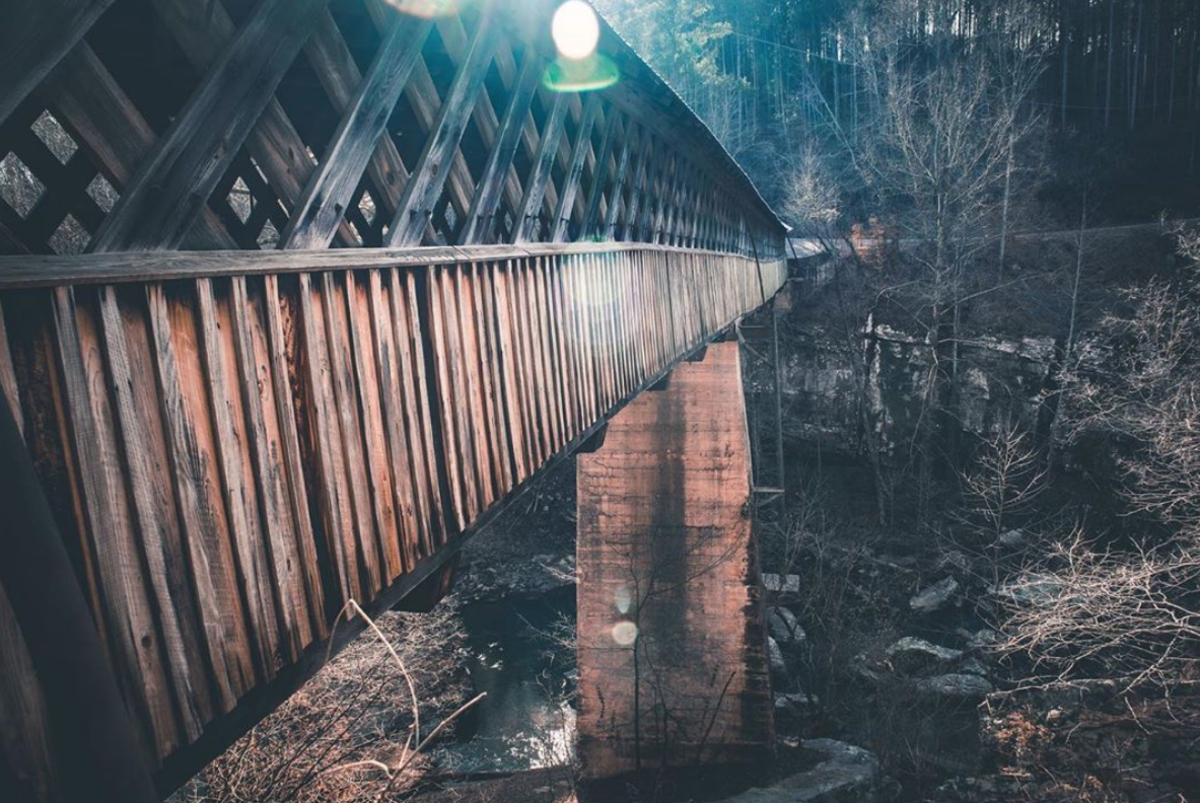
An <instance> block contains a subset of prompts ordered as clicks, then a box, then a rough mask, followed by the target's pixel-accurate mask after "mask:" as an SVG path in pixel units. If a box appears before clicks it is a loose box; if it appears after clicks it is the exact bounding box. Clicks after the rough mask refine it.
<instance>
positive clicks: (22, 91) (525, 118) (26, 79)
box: [0, 0, 778, 255]
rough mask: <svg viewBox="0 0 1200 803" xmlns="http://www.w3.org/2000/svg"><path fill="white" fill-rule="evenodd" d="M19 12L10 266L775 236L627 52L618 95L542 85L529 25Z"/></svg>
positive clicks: (13, 74) (138, 4)
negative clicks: (112, 256) (233, 253)
mask: <svg viewBox="0 0 1200 803" xmlns="http://www.w3.org/2000/svg"><path fill="white" fill-rule="evenodd" d="M8 1H9V3H10V4H15V5H16V6H18V8H16V9H15V10H14V12H13V13H9V14H6V19H8V20H9V21H10V22H11V21H12V20H16V21H17V23H16V24H6V27H5V28H4V30H3V31H0V253H10V254H12V253H58V254H71V253H79V252H83V251H93V252H100V251H134V250H162V249H172V250H174V249H196V250H203V249H259V248H281V249H320V248H326V247H331V246H332V247H356V246H367V247H372V246H375V247H378V246H390V247H407V246H417V245H466V244H490V243H520V242H562V241H571V240H583V239H588V240H592V239H594V240H625V241H642V242H652V243H662V244H671V245H678V246H681V247H696V248H707V249H712V250H720V251H731V252H741V253H746V254H750V253H751V252H753V251H755V250H756V249H760V250H763V251H764V254H763V255H766V251H767V250H769V249H771V248H773V247H774V245H772V243H774V241H775V240H777V239H778V238H777V234H778V224H777V222H776V221H775V220H774V218H773V216H771V214H770V212H769V210H768V209H767V207H766V206H765V205H764V204H763V203H762V202H761V199H759V198H758V197H757V195H756V194H755V193H754V190H753V187H752V186H750V184H749V182H748V181H747V180H746V178H745V176H744V175H742V174H741V173H740V172H738V171H736V168H734V167H733V166H732V162H731V161H730V160H729V158H728V156H727V155H726V154H724V152H723V151H721V150H720V148H719V146H718V145H717V144H716V142H715V140H713V139H712V137H711V135H710V134H708V132H707V130H706V129H704V128H703V127H702V126H701V125H700V124H699V123H698V121H696V120H695V119H694V118H692V117H691V116H690V112H686V109H685V108H684V107H683V106H682V104H681V103H679V102H678V99H677V98H674V96H673V94H672V93H670V91H669V90H668V89H666V87H665V86H664V85H662V83H661V81H659V80H658V79H657V77H655V76H654V75H653V73H651V72H650V71H649V70H648V69H647V68H645V65H644V64H642V63H641V62H640V61H638V60H637V57H636V56H635V55H633V54H632V52H629V51H628V48H627V47H626V46H625V45H624V43H621V42H620V41H619V40H617V39H616V37H611V38H612V40H613V41H612V42H609V40H608V39H606V40H605V43H603V44H602V47H605V46H608V47H609V48H610V49H611V50H613V51H614V52H613V56H614V59H615V61H616V62H617V64H618V67H619V69H621V72H622V80H621V81H619V82H618V83H617V85H615V86H614V87H612V88H610V89H607V90H604V91H601V92H592V93H586V94H571V93H561V92H560V93H556V92H553V91H551V90H550V89H548V88H547V87H546V86H545V85H544V82H543V81H542V77H543V75H544V73H545V69H546V66H547V64H548V62H549V60H550V59H551V58H553V46H552V44H551V43H550V42H549V40H548V36H547V34H548V27H549V26H548V25H545V24H541V23H544V22H545V20H546V19H548V15H545V14H539V13H537V12H536V11H535V12H533V13H527V14H521V13H517V12H514V11H513V10H512V9H511V8H510V7H508V6H503V7H501V6H496V8H495V9H493V8H491V7H490V5H489V3H490V0H480V1H479V2H476V3H473V4H468V5H467V7H466V8H465V9H463V10H462V11H461V12H460V13H458V14H456V15H454V16H448V17H442V18H438V19H433V20H429V19H422V18H420V17H415V16H406V15H405V14H402V13H400V12H399V11H397V10H396V9H395V8H394V7H392V6H390V5H388V4H387V3H386V2H385V0H261V2H258V1H257V0H8ZM547 4H549V0H545V1H544V2H543V0H538V2H535V3H534V5H535V6H540V5H547ZM549 7H552V6H549ZM685 113H686V116H687V117H688V119H687V120H684V121H682V122H683V123H686V124H681V120H680V119H679V116H680V115H681V114H685Z"/></svg>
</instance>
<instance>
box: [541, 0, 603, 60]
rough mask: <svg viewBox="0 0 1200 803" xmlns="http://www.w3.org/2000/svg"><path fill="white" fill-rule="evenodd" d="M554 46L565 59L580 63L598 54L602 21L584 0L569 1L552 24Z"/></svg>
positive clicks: (560, 7)
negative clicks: (597, 48) (597, 47)
mask: <svg viewBox="0 0 1200 803" xmlns="http://www.w3.org/2000/svg"><path fill="white" fill-rule="evenodd" d="M550 34H551V36H553V37H554V46H555V47H557V48H558V52H559V54H560V55H561V56H562V57H563V58H567V59H571V60H572V61H580V60H581V59H586V58H587V57H588V56H590V55H592V54H593V53H595V52H596V45H598V44H599V43H600V20H599V19H597V18H596V12H595V11H593V10H592V7H591V6H589V5H588V4H587V3H585V2H583V0H567V2H565V3H563V4H562V5H561V6H559V7H558V10H557V11H555V12H554V19H553V20H552V21H551V22H550Z"/></svg>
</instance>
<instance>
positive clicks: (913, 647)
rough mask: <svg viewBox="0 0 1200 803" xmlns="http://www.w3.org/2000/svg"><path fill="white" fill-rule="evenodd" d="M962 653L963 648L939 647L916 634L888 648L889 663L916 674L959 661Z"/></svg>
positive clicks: (903, 672)
mask: <svg viewBox="0 0 1200 803" xmlns="http://www.w3.org/2000/svg"><path fill="white" fill-rule="evenodd" d="M962 655H963V653H962V650H952V649H950V648H949V647H939V646H938V645H937V644H932V643H930V642H928V641H926V640H925V639H921V638H916V637H915V636H905V637H904V638H902V639H900V640H899V641H897V642H896V643H895V644H893V645H892V646H890V647H888V648H887V657H888V661H889V663H891V665H892V668H893V669H895V670H896V671H897V672H899V673H901V674H903V675H916V674H919V673H921V672H927V671H930V670H934V669H937V668H939V667H942V666H945V665H946V664H949V663H952V662H954V661H957V660H958V659H959V658H962Z"/></svg>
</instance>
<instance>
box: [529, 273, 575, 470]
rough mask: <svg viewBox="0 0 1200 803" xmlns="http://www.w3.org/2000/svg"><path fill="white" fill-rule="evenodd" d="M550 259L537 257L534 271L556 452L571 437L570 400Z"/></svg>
mask: <svg viewBox="0 0 1200 803" xmlns="http://www.w3.org/2000/svg"><path fill="white" fill-rule="evenodd" d="M550 261H551V258H550V257H544V258H542V259H540V260H538V264H537V269H536V271H535V274H534V275H535V278H536V280H537V281H536V284H537V309H538V322H539V324H540V326H541V330H542V348H543V357H542V360H543V364H544V365H545V373H544V374H542V376H543V381H544V382H545V383H546V384H547V385H548V390H549V393H550V407H551V410H552V411H553V412H554V421H555V426H556V429H557V433H558V434H557V437H556V439H555V449H554V451H556V452H557V451H558V450H559V449H561V448H562V447H563V446H565V445H566V444H567V441H569V440H570V436H569V435H568V430H567V406H568V404H569V400H568V399H567V394H566V387H565V385H564V383H563V373H562V371H561V370H560V366H559V365H558V342H557V329H558V321H557V320H556V319H555V318H554V315H553V308H552V306H551V302H550V292H549V278H548V276H547V273H548V272H549V269H550V268H549V263H550Z"/></svg>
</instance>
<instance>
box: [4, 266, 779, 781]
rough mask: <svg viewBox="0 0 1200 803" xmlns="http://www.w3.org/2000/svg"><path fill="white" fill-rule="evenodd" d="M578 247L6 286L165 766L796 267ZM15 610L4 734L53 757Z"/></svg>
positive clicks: (43, 462) (150, 736)
mask: <svg viewBox="0 0 1200 803" xmlns="http://www.w3.org/2000/svg"><path fill="white" fill-rule="evenodd" d="M565 251H566V252H565V253H564V252H562V251H560V250H559V249H555V248H544V249H542V250H541V252H539V251H538V250H536V249H533V250H531V251H530V253H529V254H528V255H526V256H520V257H518V256H513V255H512V253H511V252H510V253H509V255H508V256H504V255H503V254H498V255H497V258H495V259H489V260H483V259H480V260H472V261H465V262H442V263H441V264H432V265H428V266H424V267H413V266H411V265H408V264H404V265H402V266H400V267H395V266H391V267H389V266H388V260H387V259H386V258H384V257H381V258H379V259H378V260H376V262H375V263H374V264H373V266H371V267H364V268H360V269H339V270H322V271H314V272H310V271H307V270H304V269H303V268H295V269H293V270H291V271H287V272H280V271H275V272H267V273H259V272H258V271H255V270H252V269H251V270H248V271H247V274H246V275H235V276H218V277H216V278H208V277H204V278H193V279H171V280H166V281H158V280H152V281H143V280H136V281H127V282H122V283H116V284H112V283H107V284H83V283H76V284H71V283H66V284H60V285H56V286H53V287H47V288H40V287H30V288H26V289H9V290H3V291H0V309H2V311H3V315H4V327H3V329H2V330H0V331H4V332H5V334H6V336H7V337H6V340H7V343H6V344H5V347H4V348H3V349H2V350H0V380H2V381H0V386H2V387H3V388H4V389H5V392H6V393H9V394H11V398H13V399H15V401H16V405H15V407H16V410H17V412H18V416H19V420H20V422H21V425H22V429H23V432H24V434H25V438H26V441H27V443H28V445H29V449H30V451H31V454H32V456H33V458H34V460H35V465H36V468H37V470H38V472H39V475H40V476H41V477H42V478H43V480H44V484H45V489H46V493H47V494H48V496H49V497H50V499H51V501H52V503H53V505H54V507H55V510H56V513H57V515H58V523H59V527H60V529H61V532H62V534H63V535H64V537H65V538H66V539H67V540H68V542H69V544H70V547H71V549H72V552H73V554H74V556H75V558H76V561H77V566H78V573H79V577H80V579H81V581H82V582H83V583H85V584H86V590H87V593H88V596H89V598H90V599H91V602H92V606H93V610H94V614H95V618H96V621H97V625H98V626H99V628H100V629H101V631H102V633H103V636H104V640H105V644H106V645H107V647H108V649H109V651H110V657H111V659H112V663H113V666H114V669H115V670H116V673H117V676H118V678H119V679H120V681H121V683H122V687H123V689H124V691H125V694H126V695H127V699H128V702H129V705H130V708H131V710H132V711H133V713H134V715H135V717H136V719H137V722H138V724H139V726H140V730H141V733H142V735H143V737H144V739H145V744H146V751H147V754H148V755H149V756H152V757H153V759H154V760H155V761H156V762H157V761H160V760H163V759H168V758H170V757H171V756H172V755H173V754H176V753H177V752H179V751H180V750H181V749H183V748H184V747H185V746H187V745H189V744H190V743H192V742H194V741H195V740H196V739H197V738H198V737H199V736H200V734H201V733H202V732H203V731H204V730H205V728H206V727H207V726H208V725H209V724H210V723H212V722H214V721H215V720H218V719H220V718H221V717H222V715H225V714H228V713H229V712H231V711H232V710H233V709H234V708H236V707H237V706H238V705H239V701H240V700H241V699H242V698H243V697H244V696H245V695H246V694H247V693H248V692H250V691H251V690H252V689H255V688H256V687H258V686H261V685H264V684H269V683H270V682H271V681H272V680H273V679H274V678H275V677H276V675H277V674H278V673H280V672H281V671H282V670H283V669H284V668H285V667H288V666H290V665H294V664H296V663H297V662H298V661H300V660H302V658H303V657H304V656H305V655H306V652H309V653H310V652H311V651H312V650H313V647H314V645H318V651H319V644H320V642H322V640H323V639H324V637H325V636H326V635H328V630H329V623H330V622H331V621H332V619H333V617H334V616H335V615H336V613H337V611H338V610H339V609H340V608H341V606H342V605H343V604H344V603H345V601H346V600H348V599H350V598H351V597H353V598H355V599H357V600H359V601H362V602H371V601H373V600H376V599H378V598H380V596H381V594H383V593H384V592H385V591H386V590H387V589H389V588H390V587H393V586H394V585H395V584H396V583H397V582H398V581H400V580H401V579H403V578H404V577H405V576H407V575H408V574H409V573H411V572H413V571H414V569H415V568H417V567H418V565H419V564H420V563H421V562H422V561H424V560H428V559H430V558H431V557H433V556H435V555H436V554H437V553H438V551H439V549H441V548H442V547H443V546H444V545H446V544H447V543H448V542H449V541H450V539H453V538H455V537H456V536H457V535H458V534H460V533H463V532H464V531H467V530H468V529H469V528H471V527H472V525H473V524H475V523H476V522H478V521H479V520H480V519H481V518H482V517H483V516H485V514H486V513H487V511H489V510H490V509H492V508H494V507H495V506H496V505H497V503H498V502H499V501H501V500H502V499H503V498H504V497H506V496H507V495H509V494H510V493H511V492H512V491H513V490H514V489H515V488H516V487H517V486H518V485H520V484H521V483H523V482H525V481H526V480H527V479H528V478H529V477H530V476H531V475H533V474H534V473H535V472H537V470H538V469H539V468H540V467H542V466H544V465H545V464H546V462H547V461H548V460H550V459H551V458H553V457H554V456H555V455H557V454H559V453H561V452H563V451H564V450H566V449H568V448H569V447H570V446H571V445H572V444H574V443H577V442H579V440H580V439H581V438H582V437H583V436H584V435H585V434H586V433H588V432H589V431H590V430H591V429H593V428H594V425H595V424H596V423H597V422H599V421H601V420H602V419H603V418H605V417H606V416H607V415H608V414H609V413H610V412H611V411H612V410H613V409H614V408H615V407H617V406H618V405H619V404H620V403H621V402H623V401H624V400H626V399H628V398H630V397H631V396H633V395H635V394H636V393H637V392H639V390H640V389H642V388H643V387H644V386H646V384H647V383H648V382H651V381H653V380H655V379H656V378H657V377H659V376H660V375H661V374H662V373H663V372H664V371H665V370H667V369H668V368H669V367H670V366H671V365H672V364H673V363H674V362H675V361H677V360H678V359H679V358H680V357H681V356H683V355H685V354H686V353H688V352H689V351H690V350H692V349H694V348H695V347H696V346H698V345H700V344H702V343H703V342H705V341H706V340H708V339H710V338H711V337H713V336H714V335H716V334H717V333H718V332H720V331H721V330H722V329H723V328H725V327H727V326H728V325H729V324H730V323H731V322H732V321H733V320H735V319H736V318H737V317H739V316H740V315H742V314H743V313H745V312H747V311H748V310H751V309H754V308H755V307H758V306H759V305H760V304H762V303H763V302H764V300H766V299H767V298H768V297H769V296H770V295H772V294H773V293H774V292H775V290H776V289H777V288H778V287H779V286H780V285H781V283H782V281H783V274H782V271H783V263H782V262H770V263H761V264H760V263H756V262H755V261H754V260H753V259H750V258H746V257H742V256H738V255H727V254H719V253H713V252H701V251H683V250H675V249H667V248H662V247H653V246H641V247H638V246H628V247H624V248H609V249H600V250H598V251H597V252H594V253H591V252H587V251H585V250H583V249H581V248H574V249H571V248H568V249H565ZM364 255H365V252H364ZM304 256H307V254H302V253H298V254H295V255H293V257H294V259H297V260H299V262H298V263H297V264H300V265H302V264H303V257H304ZM413 257H419V253H417V254H412V255H410V257H409V258H408V259H406V260H403V261H404V262H408V261H410V260H411V259H412V258H413ZM262 258H263V259H264V260H265V259H267V258H269V255H266V254H264V255H262ZM97 259H98V258H97ZM242 259H243V260H244V261H247V262H249V261H251V260H249V259H248V255H247V256H244V257H242ZM82 264H85V265H86V264H87V263H86V262H84V263H82ZM3 285H4V278H3V274H2V273H0V287H3ZM4 620H5V614H4V608H3V607H0V636H3V637H4V638H5V644H4V645H3V652H4V654H5V655H6V656H9V657H8V658H6V660H7V661H9V662H11V663H12V664H13V668H12V669H11V670H10V671H9V672H8V673H5V674H4V675H0V705H4V706H5V709H4V710H6V711H7V710H8V706H12V707H13V713H12V719H11V720H6V727H5V732H6V734H9V735H11V736H12V738H13V739H14V740H15V741H17V742H19V745H17V746H16V747H13V748H11V750H9V748H8V747H6V751H9V752H10V756H14V757H15V758H13V760H14V761H17V762H18V763H19V764H20V766H21V767H22V771H23V772H26V773H29V774H30V775H31V776H32V777H36V776H38V775H39V774H41V773H43V772H44V769H43V766H44V762H45V761H47V760H48V759H47V758H46V757H45V756H44V755H41V751H42V750H43V749H44V745H45V744H46V743H48V739H47V737H46V734H44V733H42V732H40V730H39V724H40V723H39V721H38V719H37V716H36V695H34V696H30V695H29V691H30V690H33V689H36V688H37V683H36V680H35V679H34V678H32V677H30V676H29V673H28V671H27V667H26V665H25V664H24V663H23V661H22V658H21V657H20V656H21V649H20V640H19V639H15V641H14V636H15V633H14V632H12V630H13V628H11V625H10V624H8V623H6V622H5V621H4ZM8 722H11V723H13V725H12V727H11V728H10V727H9V725H8V724H7V723H8Z"/></svg>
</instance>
